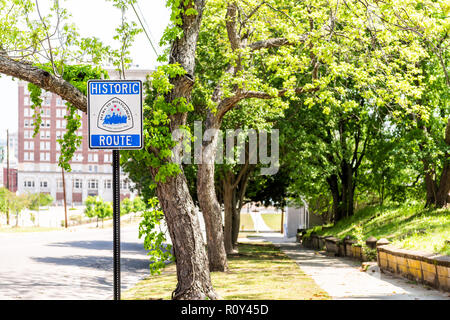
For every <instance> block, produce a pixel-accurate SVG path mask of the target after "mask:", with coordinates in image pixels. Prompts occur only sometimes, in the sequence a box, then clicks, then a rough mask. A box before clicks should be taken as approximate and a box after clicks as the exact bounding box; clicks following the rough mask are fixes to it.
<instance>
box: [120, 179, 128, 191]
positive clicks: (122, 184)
mask: <svg viewBox="0 0 450 320" xmlns="http://www.w3.org/2000/svg"><path fill="white" fill-rule="evenodd" d="M120 189H124V190H126V189H128V180H127V179H124V180H122V181H120Z"/></svg>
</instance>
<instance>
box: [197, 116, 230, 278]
mask: <svg viewBox="0 0 450 320" xmlns="http://www.w3.org/2000/svg"><path fill="white" fill-rule="evenodd" d="M214 127H215V126H214V122H213V121H212V120H211V114H208V119H207V121H206V128H207V129H213V128H214ZM210 138H211V139H205V141H203V143H202V156H201V161H200V164H199V165H198V171H197V197H198V202H199V206H200V209H201V210H202V214H203V220H204V221H205V228H206V239H207V243H208V258H209V269H210V270H211V271H226V270H228V261H227V252H226V250H225V243H224V237H223V222H222V212H221V208H220V204H219V201H217V195H216V189H215V184H214V172H215V163H214V161H215V158H216V146H217V139H218V132H217V131H216V132H215V133H214V134H213V135H212V137H210Z"/></svg>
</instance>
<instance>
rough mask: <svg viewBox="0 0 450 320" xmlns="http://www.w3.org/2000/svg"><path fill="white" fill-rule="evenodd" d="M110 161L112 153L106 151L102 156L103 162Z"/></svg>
mask: <svg viewBox="0 0 450 320" xmlns="http://www.w3.org/2000/svg"><path fill="white" fill-rule="evenodd" d="M111 161H112V154H111V153H106V154H105V155H104V156H103V162H106V163H108V162H111Z"/></svg>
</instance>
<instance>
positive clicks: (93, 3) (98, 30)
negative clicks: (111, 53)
mask: <svg viewBox="0 0 450 320" xmlns="http://www.w3.org/2000/svg"><path fill="white" fill-rule="evenodd" d="M45 2H51V1H50V0H40V1H39V5H40V8H41V10H42V11H43V10H44V9H42V8H45ZM165 3H166V1H165V0H151V1H148V0H138V8H140V9H141V11H142V14H143V16H144V18H145V21H142V23H143V24H144V26H146V27H147V26H148V27H147V30H149V31H150V38H151V39H152V41H153V44H154V45H155V46H157V45H158V43H159V39H160V38H161V36H162V33H163V31H164V29H165V28H166V26H167V24H168V22H169V15H170V12H169V9H167V8H166V7H165ZM61 6H63V7H65V8H67V9H68V11H69V12H71V14H72V19H71V21H72V22H74V23H75V24H76V25H77V27H78V29H79V33H80V35H81V36H82V37H92V36H95V37H98V38H100V39H101V40H102V41H103V42H104V43H106V44H109V45H113V44H114V40H113V36H114V34H115V31H114V29H115V28H116V27H117V26H118V25H119V24H120V20H121V13H120V11H119V10H118V9H116V8H114V7H113V6H112V4H111V2H108V1H105V0H66V1H61ZM138 8H136V9H137V10H138V13H139V9H138ZM128 16H129V17H130V19H133V20H135V21H136V22H137V23H138V20H137V18H136V15H135V14H134V12H133V11H132V10H130V12H129V14H128ZM141 19H142V18H141ZM158 49H159V48H158V47H157V50H158ZM158 52H159V53H161V52H162V50H161V49H159V50H158ZM131 55H132V58H133V64H136V65H138V66H139V68H143V69H154V68H155V66H156V65H157V62H156V55H155V53H154V51H153V49H152V48H151V45H150V43H149V41H148V39H147V37H146V36H145V34H144V33H141V34H139V35H138V36H137V37H136V41H135V45H134V46H133V47H132V49H131ZM0 97H1V104H2V110H3V114H2V116H1V117H0V139H2V138H6V129H9V130H10V132H16V131H17V124H18V118H17V109H18V91H17V80H15V81H13V80H12V78H11V77H6V76H4V75H1V77H0Z"/></svg>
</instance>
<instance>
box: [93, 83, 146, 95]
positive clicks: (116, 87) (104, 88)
mask: <svg viewBox="0 0 450 320" xmlns="http://www.w3.org/2000/svg"><path fill="white" fill-rule="evenodd" d="M89 85H90V91H89V94H91V95H97V94H139V93H140V91H139V83H138V82H123V83H116V82H111V83H108V82H91V83H89Z"/></svg>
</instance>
